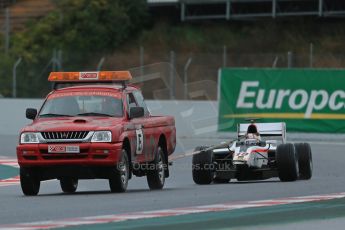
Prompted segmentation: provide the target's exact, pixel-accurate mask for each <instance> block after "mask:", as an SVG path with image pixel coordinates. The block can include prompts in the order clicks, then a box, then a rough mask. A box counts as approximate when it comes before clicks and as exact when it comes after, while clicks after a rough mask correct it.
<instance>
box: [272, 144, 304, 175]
mask: <svg viewBox="0 0 345 230" xmlns="http://www.w3.org/2000/svg"><path fill="white" fill-rule="evenodd" d="M276 160H277V166H278V175H279V179H280V180H281V181H295V180H297V179H298V175H299V170H298V156H297V154H296V151H295V146H294V145H293V144H290V143H289V144H281V145H279V146H278V147H277V153H276Z"/></svg>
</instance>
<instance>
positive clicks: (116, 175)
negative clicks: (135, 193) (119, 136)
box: [109, 149, 129, 193]
mask: <svg viewBox="0 0 345 230" xmlns="http://www.w3.org/2000/svg"><path fill="white" fill-rule="evenodd" d="M128 180H129V162H128V155H127V151H126V150H125V149H122V153H121V158H120V162H118V163H117V165H116V167H114V168H112V169H111V170H110V177H109V186H110V190H111V192H116V193H121V192H125V191H126V190H127V186H128Z"/></svg>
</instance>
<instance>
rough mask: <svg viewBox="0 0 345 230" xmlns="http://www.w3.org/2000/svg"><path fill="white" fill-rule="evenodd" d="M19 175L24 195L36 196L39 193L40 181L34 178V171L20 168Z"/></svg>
mask: <svg viewBox="0 0 345 230" xmlns="http://www.w3.org/2000/svg"><path fill="white" fill-rule="evenodd" d="M19 174H20V186H21V188H22V191H23V193H24V195H26V196H36V195H37V194H38V193H39V191H40V186H41V181H40V180H39V179H38V178H37V177H36V175H35V172H34V170H32V169H29V168H22V167H21V168H20V173H19Z"/></svg>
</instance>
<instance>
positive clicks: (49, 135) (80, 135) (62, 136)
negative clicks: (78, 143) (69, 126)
mask: <svg viewBox="0 0 345 230" xmlns="http://www.w3.org/2000/svg"><path fill="white" fill-rule="evenodd" d="M41 134H42V137H43V138H44V139H46V140H80V139H84V138H85V137H86V136H87V135H88V134H89V132H88V131H68V132H42V133H41Z"/></svg>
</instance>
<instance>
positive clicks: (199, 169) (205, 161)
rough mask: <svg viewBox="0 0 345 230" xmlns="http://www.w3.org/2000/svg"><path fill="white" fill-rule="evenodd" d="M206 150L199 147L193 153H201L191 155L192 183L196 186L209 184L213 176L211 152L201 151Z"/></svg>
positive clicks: (203, 147)
mask: <svg viewBox="0 0 345 230" xmlns="http://www.w3.org/2000/svg"><path fill="white" fill-rule="evenodd" d="M206 148H207V147H205V146H199V147H196V148H195V150H194V151H195V152H196V151H201V152H200V153H198V154H195V155H193V161H192V167H193V168H192V174H193V181H194V182H195V183H196V184H211V183H212V181H213V179H214V176H215V171H214V170H215V169H214V164H213V152H212V150H209V151H202V150H204V149H206Z"/></svg>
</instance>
